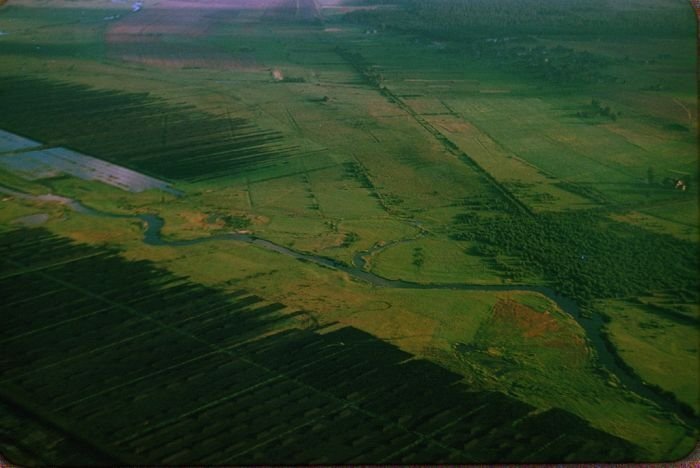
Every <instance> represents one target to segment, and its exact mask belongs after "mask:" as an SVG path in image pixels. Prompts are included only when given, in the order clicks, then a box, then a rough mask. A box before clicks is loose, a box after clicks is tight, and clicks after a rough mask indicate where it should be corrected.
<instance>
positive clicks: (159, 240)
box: [0, 186, 698, 427]
mask: <svg viewBox="0 0 700 468" xmlns="http://www.w3.org/2000/svg"><path fill="white" fill-rule="evenodd" d="M0 192H2V193H6V194H9V195H13V196H15V197H18V198H23V199H32V200H39V201H52V202H57V203H61V204H63V205H66V206H68V207H69V208H70V209H72V210H74V211H76V212H79V213H83V214H87V215H90V216H99V217H106V218H127V219H140V220H141V221H143V223H144V224H145V231H144V236H143V242H144V243H145V244H148V245H153V246H170V247H181V246H188V245H195V244H202V243H205V242H214V241H222V240H230V241H237V242H246V243H248V244H252V245H255V246H257V247H260V248H263V249H266V250H269V251H273V252H277V253H279V254H282V255H286V256H288V257H292V258H296V259H297V260H302V261H306V262H310V263H314V264H316V265H320V266H323V267H327V268H331V269H334V270H337V271H342V272H344V273H347V274H348V275H349V276H351V277H353V278H356V279H359V280H362V281H365V282H367V283H370V284H372V285H374V286H378V287H383V288H398V289H445V290H461V291H514V292H516V291H532V292H537V293H540V294H542V295H543V296H545V297H547V298H549V299H550V300H551V301H552V302H554V303H556V304H557V305H558V306H559V308H560V309H561V310H563V311H564V312H566V313H568V314H569V315H570V316H571V317H573V318H574V320H576V322H578V324H579V325H580V326H581V327H582V328H583V330H584V331H585V333H586V337H587V338H588V341H589V343H590V344H591V346H592V347H593V349H595V351H596V353H597V356H598V360H599V363H600V365H601V366H603V367H604V368H606V369H607V370H608V371H609V372H610V373H612V374H613V375H614V376H615V377H617V379H618V380H619V381H620V382H621V383H622V384H623V385H624V386H625V387H627V388H628V389H629V390H631V391H633V392H635V393H637V394H638V395H640V396H643V397H645V398H647V399H649V400H651V401H653V402H655V403H656V404H658V405H659V406H660V407H662V408H664V409H666V410H669V411H671V412H673V413H675V414H676V415H677V416H679V417H681V418H682V419H683V420H685V422H686V423H688V424H690V425H691V427H694V426H695V425H696V424H697V419H698V418H697V417H695V416H690V415H688V414H687V413H686V411H684V409H683V408H681V407H680V405H679V404H678V402H677V401H675V400H673V399H671V398H668V397H665V396H664V395H662V394H660V393H658V392H657V391H655V390H653V389H652V388H651V387H650V386H648V385H647V384H646V383H645V382H644V381H643V380H642V379H641V378H640V377H639V376H637V375H636V374H634V373H631V372H629V371H628V370H627V369H625V368H624V367H622V366H620V365H619V363H618V359H617V358H616V356H615V354H614V353H612V352H611V351H610V349H609V348H608V346H607V345H606V340H605V338H604V335H603V330H602V329H603V325H604V322H603V319H602V317H601V316H600V315H597V314H594V315H592V316H584V315H583V314H582V313H581V310H580V308H579V307H578V304H576V302H575V301H574V300H572V299H570V298H568V297H565V296H562V295H560V294H558V293H557V292H556V291H554V290H553V289H551V288H549V287H547V286H533V285H507V284H493V285H482V284H468V283H414V282H411V281H404V280H392V279H387V278H384V277H382V276H379V275H376V274H375V273H372V272H370V271H365V269H364V267H365V257H366V256H368V255H371V254H372V253H374V252H377V251H380V250H383V249H386V248H388V247H390V246H392V245H395V244H397V243H400V242H405V241H408V240H412V239H404V240H399V241H394V242H392V243H389V244H385V245H382V246H376V247H374V248H373V249H370V250H369V251H364V252H358V253H357V254H355V256H354V258H353V263H354V265H353V266H350V265H347V264H345V263H342V262H338V261H336V260H333V259H330V258H326V257H322V256H320V255H314V254H308V253H302V252H298V251H296V250H292V249H289V248H287V247H284V246H282V245H279V244H275V243H274V242H271V241H268V240H265V239H261V238H259V237H256V236H254V235H249V234H238V233H229V234H218V235H213V236H209V237H201V238H198V239H191V240H165V239H163V237H162V236H161V230H162V228H163V225H164V224H165V222H164V220H163V219H162V218H160V217H159V216H157V215H154V214H116V213H109V212H105V211H99V210H95V209H92V208H89V207H87V206H85V205H83V204H82V203H80V202H79V201H77V200H74V199H71V198H66V197H61V196H57V195H39V196H35V195H29V194H26V193H22V192H17V191H14V190H11V189H8V188H6V187H2V186H0ZM418 227H419V229H421V228H420V226H418ZM423 234H424V231H423V229H421V233H420V234H418V236H419V237H420V236H421V235H423Z"/></svg>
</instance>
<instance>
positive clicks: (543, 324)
mask: <svg viewBox="0 0 700 468" xmlns="http://www.w3.org/2000/svg"><path fill="white" fill-rule="evenodd" d="M492 320H494V321H496V322H501V323H504V324H507V325H508V326H510V327H515V328H517V329H518V330H519V331H520V332H521V333H522V335H523V336H525V337H526V338H536V337H540V336H551V335H554V334H557V333H559V332H561V326H560V325H559V323H558V322H557V321H556V320H555V319H554V318H553V317H552V316H551V315H549V314H548V313H545V312H537V311H536V310H534V309H531V308H530V307H527V306H524V305H522V304H520V303H518V302H515V301H512V300H510V299H505V300H503V299H501V300H500V301H498V302H497V303H496V304H495V305H494V306H493V319H492Z"/></svg>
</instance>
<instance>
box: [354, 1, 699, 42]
mask: <svg viewBox="0 0 700 468" xmlns="http://www.w3.org/2000/svg"><path fill="white" fill-rule="evenodd" d="M353 3H355V4H364V5H376V4H384V5H400V6H401V7H402V8H396V9H390V10H389V9H387V10H384V11H382V10H370V11H357V12H353V13H350V14H348V15H347V16H346V18H347V19H348V20H350V21H358V22H371V23H372V24H376V25H378V26H379V27H382V26H383V27H385V28H386V27H389V28H394V29H398V30H401V31H406V32H420V33H429V34H430V35H433V36H435V37H439V38H441V39H449V40H463V39H470V38H474V37H479V38H482V37H484V36H486V37H496V36H502V35H508V36H513V35H517V34H533V35H550V34H558V35H565V36H610V35H631V36H647V35H649V34H653V35H660V36H676V37H678V36H680V37H687V36H688V35H692V34H693V33H694V30H693V27H692V26H693V25H692V23H689V22H688V21H687V13H688V11H687V10H688V9H689V8H690V6H689V5H688V6H687V7H686V8H685V10H684V9H683V8H682V7H681V6H679V5H680V2H678V3H677V4H668V3H670V2H667V4H666V5H664V6H665V8H664V9H662V10H660V9H658V8H654V7H656V6H657V2H655V1H654V0H636V1H634V2H630V3H632V8H625V7H626V6H629V5H627V4H626V2H617V3H618V5H615V3H613V4H612V5H611V2H608V1H606V0H567V1H565V2H564V1H561V0H499V1H498V2H492V1H489V0H437V1H435V0H358V1H355V2H353ZM618 8H619V9H618ZM652 8H654V9H653V10H652ZM611 10H612V11H611ZM603 11H604V12H605V13H606V14H601V12H603ZM652 11H653V14H651V12H652Z"/></svg>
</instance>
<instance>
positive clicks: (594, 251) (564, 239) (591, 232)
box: [453, 212, 700, 304]
mask: <svg viewBox="0 0 700 468" xmlns="http://www.w3.org/2000/svg"><path fill="white" fill-rule="evenodd" d="M454 230H455V232H454V233H453V237H454V238H455V239H459V240H476V241H478V242H479V243H480V244H478V245H477V246H475V247H474V248H473V251H474V252H475V253H477V254H479V255H486V256H490V257H497V256H499V255H509V256H515V257H517V258H519V259H521V262H520V263H519V265H517V266H516V265H510V266H509V267H508V271H505V274H506V275H508V276H510V277H511V278H513V279H514V280H516V281H517V280H520V279H522V278H523V277H524V276H528V275H535V276H542V275H544V276H545V277H546V278H548V279H549V280H550V281H551V282H552V284H553V285H554V287H556V288H557V289H558V290H559V291H560V292H562V293H563V294H565V295H567V296H569V297H572V298H574V299H576V300H577V301H579V302H580V303H583V304H585V303H588V302H589V301H590V300H591V299H600V298H620V297H634V296H636V295H639V294H643V293H648V292H649V291H657V292H665V293H668V294H673V295H676V296H679V298H680V299H681V300H682V301H683V302H688V303H693V302H697V301H698V290H699V289H698V288H699V287H700V275H699V274H698V270H697V266H698V260H699V258H698V246H697V244H695V243H692V242H685V241H679V240H678V239H675V238H673V237H671V236H668V235H662V234H654V233H650V232H648V231H645V230H643V229H641V228H637V227H634V226H630V225H628V224H623V223H617V222H612V221H610V220H607V219H604V218H602V217H600V216H598V215H596V214H593V213H581V212H580V213H576V214H552V213H549V214H540V215H537V216H518V215H510V216H505V215H502V216H491V217H484V216H479V215H478V214H464V215H460V216H457V217H456V218H455V224H454Z"/></svg>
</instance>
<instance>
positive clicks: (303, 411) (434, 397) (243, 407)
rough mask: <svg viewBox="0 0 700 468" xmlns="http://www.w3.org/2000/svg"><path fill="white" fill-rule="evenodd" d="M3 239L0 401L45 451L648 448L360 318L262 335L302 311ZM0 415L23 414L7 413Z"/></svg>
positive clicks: (583, 451) (339, 457)
mask: <svg viewBox="0 0 700 468" xmlns="http://www.w3.org/2000/svg"><path fill="white" fill-rule="evenodd" d="M0 241H1V242H0V245H1V246H2V247H1V248H0V254H1V256H2V257H1V258H2V268H1V270H0V277H1V278H2V283H1V285H2V290H1V294H2V295H3V298H4V311H5V312H4V318H5V320H4V324H3V331H2V335H1V338H0V343H2V374H1V377H0V382H2V383H1V384H0V385H1V386H0V395H1V397H2V403H3V404H4V405H8V404H9V405H10V406H11V407H12V408H13V411H14V412H19V413H23V419H22V420H21V421H22V425H23V426H26V425H30V426H31V427H32V428H33V430H34V431H36V433H37V434H38V436H37V437H44V438H52V437H53V439H54V443H55V444H56V445H55V447H54V448H53V449H51V450H46V451H43V452H40V453H36V455H35V456H36V457H38V458H37V459H38V460H40V461H41V462H43V463H48V464H54V463H55V464H62V463H118V462H122V463H136V462H139V463H166V464H187V463H208V464H209V463H211V464H217V463H290V462H292V463H341V462H351V463H353V462H354V463H366V462H376V461H382V462H394V463H425V462H435V461H444V462H467V461H468V462H493V461H504V460H520V461H522V460H524V461H532V462H544V461H552V460H557V461H561V460H565V461H574V460H576V461H587V460H591V459H598V458H600V457H604V458H605V459H606V460H629V459H630V458H633V457H634V455H635V453H636V449H635V447H634V446H632V445H631V444H629V443H628V442H625V441H623V440H621V439H618V438H615V437H612V436H610V435H608V434H605V433H603V432H601V431H598V430H595V429H592V428H591V427H590V426H589V425H588V424H587V423H585V422H584V421H583V420H581V419H580V418H578V417H576V416H574V415H572V414H570V413H568V412H566V411H564V410H561V409H551V410H548V411H544V412H539V411H534V408H533V407H531V406H530V405H527V404H525V403H522V402H520V401H517V400H515V399H513V398H511V397H508V396H506V395H504V394H500V393H494V392H484V391H470V389H469V388H467V387H465V386H464V385H463V384H458V383H457V382H458V381H459V380H460V376H458V375H456V374H452V373H450V372H447V371H445V370H443V369H442V368H440V367H438V366H436V365H434V364H432V363H429V362H427V361H424V360H419V359H411V358H412V356H411V355H409V354H407V353H405V352H403V351H400V350H398V349H397V348H396V347H394V346H392V345H389V344H387V343H385V342H383V341H381V340H378V339H376V338H374V337H373V336H371V335H369V334H367V333H364V332H362V331H360V330H357V329H354V328H351V327H345V328H340V329H335V330H333V331H324V330H323V329H306V330H302V329H294V328H289V329H287V330H286V331H279V332H277V333H274V334H271V335H267V336H263V334H264V333H265V332H267V331H269V330H270V329H271V327H274V326H278V325H279V324H280V323H288V324H289V323H291V320H292V318H293V316H294V314H290V313H288V312H284V309H285V308H284V306H283V305H281V304H276V303H272V304H269V303H265V301H264V300H263V299H261V298H260V297H256V296H254V295H249V294H247V293H246V292H245V291H238V292H237V293H235V294H228V295H224V294H222V293H220V292H218V291H216V290H213V289H210V288H205V287H202V286H198V285H196V284H193V283H190V282H188V281H187V280H185V279H183V278H178V277H175V276H173V275H172V274H170V273H168V272H166V271H165V270H162V269H159V268H157V267H155V266H154V265H153V264H152V263H150V262H144V261H141V262H127V261H124V260H123V259H121V258H120V257H119V255H118V253H117V252H115V251H113V250H110V249H104V248H95V247H89V246H86V245H80V244H75V243H71V242H68V241H66V240H65V239H62V238H59V237H56V236H54V235H51V234H49V233H48V232H47V231H45V230H43V229H34V230H26V229H25V230H16V231H10V232H5V233H3V234H2V237H1V238H0ZM136 284H138V288H137V289H136V288H135V286H134V285H136ZM4 422H5V423H7V424H10V425H11V426H10V427H12V425H15V424H18V423H17V420H16V418H15V419H13V418H11V417H10V416H9V415H8V416H6V417H5V418H4ZM25 431H26V429H25ZM57 434H59V435H58V436H57ZM56 438H58V440H56ZM310 440H313V441H314V443H313V444H310V443H309V441H310ZM6 443H8V444H9V445H10V446H12V441H9V442H6ZM67 447H68V448H72V449H73V450H76V451H79V452H80V453H81V456H80V457H78V456H76V455H70V456H69V455H67V454H68V453H71V451H70V450H69V449H67ZM533 447H539V448H540V449H539V450H533ZM25 450H27V449H26V448H25ZM16 452H17V453H22V451H21V450H17V451H16ZM72 453H73V454H75V452H72ZM27 460H31V457H30V458H28V459H27ZM27 460H20V459H18V460H15V461H16V462H18V463H24V462H26V461H27Z"/></svg>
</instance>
